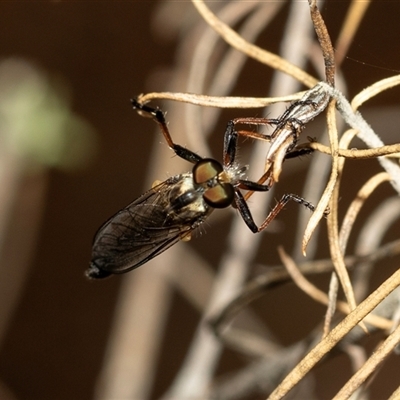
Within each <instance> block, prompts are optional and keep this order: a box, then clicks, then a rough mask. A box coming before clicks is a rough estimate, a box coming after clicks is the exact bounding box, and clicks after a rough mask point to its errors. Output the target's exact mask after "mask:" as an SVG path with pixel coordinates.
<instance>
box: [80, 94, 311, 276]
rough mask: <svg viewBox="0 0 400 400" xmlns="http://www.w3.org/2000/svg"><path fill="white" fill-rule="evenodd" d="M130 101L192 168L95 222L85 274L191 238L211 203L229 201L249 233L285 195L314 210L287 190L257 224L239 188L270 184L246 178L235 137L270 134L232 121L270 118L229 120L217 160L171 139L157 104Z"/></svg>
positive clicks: (101, 272)
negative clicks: (238, 127) (220, 158)
mask: <svg viewBox="0 0 400 400" xmlns="http://www.w3.org/2000/svg"><path fill="white" fill-rule="evenodd" d="M132 105H133V108H134V109H136V110H137V111H138V112H139V113H140V114H144V115H147V116H150V117H152V118H153V119H154V120H155V122H156V123H157V124H158V125H159V127H160V129H161V132H162V134H163V135H164V138H165V140H166V142H167V144H168V146H169V147H170V148H171V149H172V150H173V151H174V152H175V154H176V155H177V156H179V157H181V158H183V159H184V160H186V161H189V162H190V163H192V164H194V166H193V169H192V171H191V172H186V173H183V174H180V175H176V176H173V177H171V178H169V179H167V180H166V181H164V182H162V183H160V184H159V185H157V186H154V187H153V188H152V189H150V190H149V191H147V192H146V193H144V194H143V195H142V196H140V197H139V198H138V199H136V200H134V201H133V202H132V203H131V204H129V205H128V206H127V207H125V208H124V209H122V210H121V211H119V212H118V213H117V214H115V215H114V216H113V217H111V218H110V219H109V220H108V221H106V222H105V223H104V224H103V226H101V227H100V229H99V230H98V232H97V234H96V236H95V238H94V243H93V250H92V261H91V263H90V267H89V269H88V270H87V271H86V275H87V276H88V277H89V278H93V279H101V278H105V277H107V276H109V275H111V274H120V273H124V272H127V271H130V270H132V269H134V268H137V267H139V266H140V265H143V264H144V263H146V262H147V261H149V260H151V259H152V258H154V257H156V256H157V255H159V254H161V253H162V252H163V251H165V250H167V249H168V248H169V247H171V246H172V245H174V244H175V243H176V242H178V241H179V240H182V239H185V238H188V237H190V234H191V232H192V231H193V230H194V229H196V228H197V227H199V226H200V225H201V224H202V223H203V222H204V221H205V220H206V219H207V218H208V217H209V215H210V214H211V213H212V211H213V210H214V209H216V208H226V207H229V206H231V205H232V206H233V207H235V208H236V209H237V210H238V211H239V213H240V215H241V216H242V218H243V220H244V222H245V223H246V225H247V226H248V227H249V229H250V230H251V231H252V232H254V233H257V232H260V231H262V230H263V229H265V228H266V227H267V226H268V224H269V223H270V222H271V221H272V220H273V219H274V218H275V217H276V215H277V214H278V213H279V211H280V210H281V209H282V208H283V206H284V205H285V204H286V203H287V202H288V201H289V200H294V201H296V202H298V203H300V204H303V205H304V206H306V207H308V208H309V209H311V210H314V207H313V205H312V204H310V203H308V202H307V201H306V200H304V199H303V198H301V197H299V196H297V195H294V194H286V195H284V196H283V197H282V199H281V200H280V201H279V202H278V203H277V205H276V206H275V207H274V208H273V209H272V211H271V212H270V213H269V214H268V216H267V217H266V219H265V220H264V222H263V223H262V224H261V225H260V226H257V225H256V223H255V222H254V219H253V217H252V215H251V212H250V210H249V207H248V205H247V203H246V201H245V200H244V197H243V195H242V193H241V191H240V189H244V190H248V191H251V192H254V191H256V192H264V191H267V190H269V189H270V187H271V186H270V185H269V183H267V184H265V185H264V184H260V183H257V182H253V181H250V180H247V179H245V173H246V171H247V167H240V166H239V165H238V164H237V163H235V157H236V150H237V141H238V136H239V135H242V136H246V137H253V138H255V139H261V140H267V141H269V140H270V139H269V138H268V137H267V136H265V135H263V134H260V133H257V132H250V131H241V130H239V131H237V130H236V129H235V125H236V124H247V125H268V124H270V123H271V120H269V119H266V118H236V119H234V120H231V121H229V122H228V124H227V127H226V130H225V134H224V148H223V162H222V163H220V162H219V161H217V160H214V159H212V158H202V157H200V156H199V155H198V154H196V153H194V152H193V151H191V150H189V149H186V148H184V147H182V146H180V145H178V144H176V143H174V142H173V140H172V138H171V135H170V133H169V130H168V127H167V124H166V121H165V117H164V113H163V112H162V111H161V110H160V109H155V108H151V107H149V106H146V105H143V104H140V103H139V102H138V101H137V100H132ZM272 123H274V122H272Z"/></svg>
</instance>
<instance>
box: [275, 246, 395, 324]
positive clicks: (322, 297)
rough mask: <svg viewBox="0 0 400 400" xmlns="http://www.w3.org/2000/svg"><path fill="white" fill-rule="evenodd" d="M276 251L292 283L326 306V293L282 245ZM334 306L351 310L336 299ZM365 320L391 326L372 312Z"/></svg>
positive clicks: (341, 309) (387, 321) (348, 311)
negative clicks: (301, 269) (312, 280)
mask: <svg viewBox="0 0 400 400" xmlns="http://www.w3.org/2000/svg"><path fill="white" fill-rule="evenodd" d="M278 252H279V256H280V258H281V260H282V263H283V264H284V266H285V267H286V269H287V271H288V273H289V275H290V276H291V278H292V279H293V281H294V283H295V284H296V285H297V286H298V287H299V288H300V289H301V290H302V291H303V292H304V293H306V294H307V295H308V296H309V297H311V298H312V299H313V300H315V301H317V302H318V303H321V304H324V305H326V306H327V305H328V304H329V297H328V295H327V294H326V293H325V292H323V291H322V290H320V289H318V288H317V287H316V286H315V285H314V284H312V283H311V282H310V281H309V280H308V279H306V278H305V276H304V275H303V274H302V272H301V271H300V269H299V267H298V266H297V265H296V263H295V262H294V261H293V259H292V258H291V257H290V256H289V255H288V254H286V252H285V251H284V250H283V248H282V247H279V248H278ZM335 308H336V309H338V310H340V311H341V312H342V313H343V314H349V313H350V312H351V310H350V308H349V305H348V304H347V303H345V302H344V301H337V302H336V307H335ZM365 322H368V323H369V324H371V325H373V326H375V327H376V328H380V329H384V330H389V329H391V328H392V326H393V323H392V321H389V320H387V319H386V318H382V317H379V316H377V315H374V314H369V315H367V316H366V317H365Z"/></svg>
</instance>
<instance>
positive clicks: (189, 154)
mask: <svg viewBox="0 0 400 400" xmlns="http://www.w3.org/2000/svg"><path fill="white" fill-rule="evenodd" d="M131 103H132V107H133V109H134V110H136V111H137V112H138V113H139V114H140V115H144V116H149V117H151V118H153V120H154V121H155V122H156V123H157V124H158V126H159V127H160V130H161V132H162V134H163V136H164V138H165V140H166V142H167V144H168V146H169V147H170V148H171V149H172V150H173V151H174V152H175V154H176V155H177V156H178V157H180V158H183V159H184V160H186V161H189V162H190V163H192V164H196V163H197V162H199V161H200V160H202V157H200V156H199V155H198V154H196V153H194V152H193V151H190V150H188V149H186V148H185V147H183V146H180V145H179V144H176V143H174V141H173V140H172V138H171V134H170V133H169V130H168V126H167V123H166V121H165V116H164V113H163V111H161V110H160V109H159V108H153V107H149V106H146V105H145V104H140V103H139V102H138V101H137V100H136V99H132V100H131Z"/></svg>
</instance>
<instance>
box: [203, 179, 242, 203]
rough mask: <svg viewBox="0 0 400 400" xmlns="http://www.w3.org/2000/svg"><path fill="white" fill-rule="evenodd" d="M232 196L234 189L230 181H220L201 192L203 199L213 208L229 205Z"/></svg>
mask: <svg viewBox="0 0 400 400" xmlns="http://www.w3.org/2000/svg"><path fill="white" fill-rule="evenodd" d="M234 197H235V189H234V188H233V186H232V185H231V184H230V183H220V184H218V185H216V186H214V187H212V188H210V189H207V190H206V191H205V192H204V194H203V198H204V201H205V202H206V203H207V204H208V205H209V206H210V207H213V208H226V207H229V206H230V205H231V204H232V202H233V199H234Z"/></svg>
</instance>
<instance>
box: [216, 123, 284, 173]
mask: <svg viewBox="0 0 400 400" xmlns="http://www.w3.org/2000/svg"><path fill="white" fill-rule="evenodd" d="M278 123H279V120H276V119H269V118H255V117H254V118H253V117H247V118H235V119H232V120H231V121H229V122H228V124H227V126H226V129H225V133H224V153H223V160H224V165H225V166H226V167H229V166H231V165H232V164H233V163H234V162H235V157H236V149H237V141H238V136H239V135H240V136H244V137H250V138H253V139H258V140H264V141H267V142H269V141H270V140H271V136H270V135H264V134H262V133H258V132H251V131H246V130H236V129H235V125H237V124H244V125H277V124H278Z"/></svg>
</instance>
